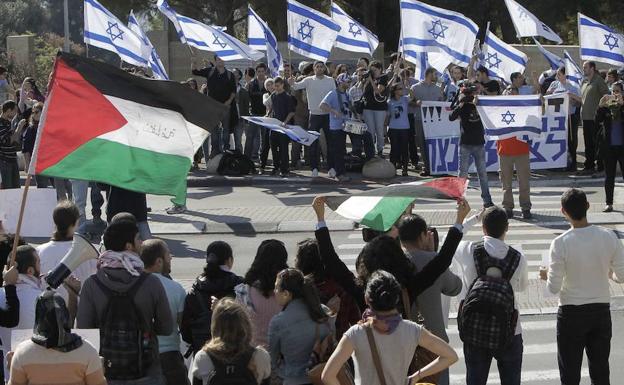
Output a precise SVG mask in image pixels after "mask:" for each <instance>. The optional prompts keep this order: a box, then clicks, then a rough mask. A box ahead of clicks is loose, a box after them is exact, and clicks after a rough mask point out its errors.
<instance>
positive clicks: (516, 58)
mask: <svg viewBox="0 0 624 385" xmlns="http://www.w3.org/2000/svg"><path fill="white" fill-rule="evenodd" d="M481 50H482V53H483V59H482V62H481V64H482V65H483V66H484V67H485V68H487V70H488V72H489V74H490V76H494V77H498V78H500V79H503V80H504V81H506V82H508V83H509V82H511V80H510V77H511V74H512V73H514V72H520V73H523V72H524V69H525V68H526V64H527V61H528V60H529V59H528V57H527V56H526V55H525V54H524V53H523V52H522V51H520V50H517V49H515V48H514V47H512V46H510V45H509V44H507V43H505V42H504V41H502V40H501V39H499V38H498V37H496V35H495V34H493V33H492V32H491V31H487V33H486V34H485V40H484V41H483V46H482V47H481Z"/></svg>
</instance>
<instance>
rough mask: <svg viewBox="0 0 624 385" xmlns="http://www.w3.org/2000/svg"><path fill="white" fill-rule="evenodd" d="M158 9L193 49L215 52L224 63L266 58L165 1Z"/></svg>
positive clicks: (160, 1)
mask: <svg viewBox="0 0 624 385" xmlns="http://www.w3.org/2000/svg"><path fill="white" fill-rule="evenodd" d="M158 9H159V10H160V11H161V12H163V14H164V15H165V16H167V18H169V20H171V21H172V22H173V25H174V26H176V29H177V30H178V36H180V40H181V41H182V42H186V44H188V45H190V46H191V47H195V48H197V49H200V50H202V51H210V52H213V53H214V54H216V55H217V56H218V57H219V58H220V59H221V60H223V61H231V60H241V59H244V60H251V61H256V60H260V59H261V58H262V57H263V56H264V54H263V53H262V52H259V51H256V50H255V49H252V48H250V47H249V46H248V45H247V44H244V43H243V42H241V41H239V40H237V39H235V38H234V37H232V36H230V35H228V34H227V33H225V32H223V30H221V29H220V28H218V27H215V26H210V25H206V24H204V23H202V22H199V21H197V20H194V19H191V18H190V17H186V16H182V15H180V14H178V13H176V11H174V10H173V8H171V7H170V6H169V5H168V4H166V2H165V0H159V2H158ZM163 10H164V11H163ZM178 28H179V29H178Z"/></svg>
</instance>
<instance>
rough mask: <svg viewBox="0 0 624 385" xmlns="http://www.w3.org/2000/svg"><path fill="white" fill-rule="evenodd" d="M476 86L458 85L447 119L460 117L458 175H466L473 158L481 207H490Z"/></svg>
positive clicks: (483, 131) (490, 200) (483, 133)
mask: <svg viewBox="0 0 624 385" xmlns="http://www.w3.org/2000/svg"><path fill="white" fill-rule="evenodd" d="M476 92H477V86H476V85H474V84H473V83H470V82H468V81H465V82H463V83H462V85H461V86H460V90H459V92H458V93H457V95H456V97H455V99H454V100H453V102H452V103H451V108H453V112H451V115H450V116H449V120H451V121H454V120H456V119H457V118H459V119H460V127H461V137H460V140H459V176H460V177H463V178H466V177H468V167H469V166H470V157H472V158H473V159H474V162H475V166H476V167H477V174H478V175H479V185H480V186H481V199H482V200H483V207H486V208H487V207H490V206H493V205H494V204H493V203H492V196H491V195H490V187H489V185H488V176H487V170H486V164H485V137H484V135H485V130H484V128H483V123H482V122H481V117H480V116H479V112H478V111H477V106H476V97H475V94H476Z"/></svg>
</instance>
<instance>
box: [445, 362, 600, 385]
mask: <svg viewBox="0 0 624 385" xmlns="http://www.w3.org/2000/svg"><path fill="white" fill-rule="evenodd" d="M492 366H495V365H492ZM452 371H453V368H452V367H451V372H452ZM581 377H582V378H589V370H588V369H586V368H583V369H582V370H581ZM559 378H560V377H559V370H557V369H552V370H523V371H522V383H523V384H526V383H531V382H535V383H543V382H544V381H556V380H558V379H559ZM449 379H450V383H451V384H452V385H460V384H465V383H466V375H465V374H451V375H450V376H449ZM487 383H488V385H490V384H500V383H501V382H500V377H499V376H498V372H490V375H489V377H488V381H487Z"/></svg>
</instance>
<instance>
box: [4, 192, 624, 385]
mask: <svg viewBox="0 0 624 385" xmlns="http://www.w3.org/2000/svg"><path fill="white" fill-rule="evenodd" d="M561 207H562V213H563V215H564V216H565V218H566V219H567V220H568V221H569V223H570V225H571V228H570V230H568V231H566V232H565V233H564V234H562V235H560V236H558V237H557V238H556V239H554V240H553V242H552V245H551V249H550V258H551V264H550V266H549V267H543V268H542V269H541V270H540V276H541V278H542V279H544V280H547V287H548V289H549V290H550V291H551V292H552V293H559V295H560V308H559V317H558V321H557V322H558V326H557V330H558V331H557V345H558V349H559V355H558V361H559V370H560V374H561V379H562V383H565V384H579V380H580V373H581V364H582V358H581V357H582V353H583V351H584V350H585V349H586V350H587V352H588V359H589V364H590V366H591V367H594V368H596V370H592V371H591V373H590V376H591V378H592V381H593V383H596V384H608V383H609V379H608V378H609V350H610V349H609V347H610V343H611V342H610V341H611V313H610V311H609V301H610V293H609V284H608V281H609V279H612V280H614V281H616V282H621V281H620V277H623V276H624V249H623V247H622V244H621V243H620V241H619V240H618V239H617V236H616V234H615V233H614V232H612V231H609V230H608V229H605V228H602V227H599V226H595V225H592V224H590V223H589V222H588V220H587V210H588V208H589V203H588V202H587V198H586V196H585V193H584V192H583V191H581V190H578V189H570V190H568V191H566V192H565V193H564V194H563V195H562V197H561ZM312 208H313V210H314V212H315V213H316V216H317V219H318V224H317V227H316V228H317V230H316V231H315V233H314V237H313V238H308V239H304V240H302V241H301V242H299V243H298V245H297V246H298V247H297V254H296V255H295V256H294V258H293V259H292V261H293V265H290V266H289V255H288V252H287V249H286V247H285V245H284V243H282V242H281V241H280V240H278V239H269V240H265V241H263V242H262V243H261V244H260V245H259V246H258V249H257V253H256V256H255V258H254V259H253V262H252V264H251V266H249V268H248V270H247V272H246V273H245V274H244V276H239V275H237V274H235V273H234V265H235V263H236V258H237V256H236V255H235V254H234V252H233V250H232V247H231V246H230V245H229V244H228V243H226V242H224V241H213V242H211V243H210V244H208V245H207V248H206V263H205V267H204V269H203V271H202V272H201V273H200V274H199V276H198V277H197V279H196V280H195V282H194V284H193V285H192V287H191V288H190V289H189V291H188V292H186V291H185V290H184V288H183V287H182V286H181V285H180V283H178V282H176V281H175V279H173V278H172V274H174V275H175V271H174V270H175V266H174V264H173V263H172V255H171V252H170V251H169V248H168V245H167V243H166V242H164V241H163V240H160V239H154V238H151V237H149V238H144V235H142V234H141V232H140V230H139V226H138V221H137V219H136V218H135V217H134V215H132V214H130V213H118V214H117V215H115V216H114V217H113V218H111V220H110V221H109V223H108V225H107V227H106V229H105V231H104V235H103V243H102V245H101V251H102V253H101V254H100V255H99V257H98V258H97V260H88V261H85V262H82V264H80V265H79V266H78V267H77V268H76V269H75V270H74V271H73V272H72V274H71V275H70V276H69V277H68V278H67V279H66V280H65V282H63V284H62V285H61V286H60V287H59V288H57V289H54V288H51V287H50V286H49V285H48V283H47V280H46V277H47V274H49V271H50V270H53V269H54V268H55V267H56V266H57V265H58V264H59V262H60V260H61V259H62V258H63V257H64V256H65V255H66V254H67V253H68V252H69V251H70V249H71V238H72V236H75V235H74V234H75V233H74V232H75V231H76V229H77V228H78V226H79V223H80V212H79V210H78V207H77V206H76V205H75V204H74V203H73V202H70V201H66V200H64V201H61V202H60V203H59V204H58V205H57V207H56V208H55V209H54V212H53V220H54V223H55V227H56V230H55V232H54V234H53V235H52V238H51V240H50V242H48V243H46V244H44V245H41V246H39V247H37V248H34V247H32V246H30V245H28V244H27V243H25V242H24V241H23V240H21V239H19V240H18V241H19V242H18V244H19V246H18V247H17V250H16V252H15V255H14V261H15V262H14V263H11V260H10V255H11V250H12V247H13V241H14V237H13V236H12V235H10V234H5V233H4V231H3V230H2V229H1V228H0V259H1V261H0V262H2V264H3V265H4V266H5V271H4V274H3V286H4V287H3V288H2V289H1V290H0V302H2V303H3V305H4V303H6V305H4V308H3V309H2V310H1V311H0V338H1V341H0V343H1V346H2V352H3V359H4V365H3V366H4V367H5V368H6V370H7V371H4V372H0V373H3V374H2V375H3V376H4V379H5V381H7V383H8V384H12V385H22V384H31V385H37V384H40V385H43V384H49V383H51V382H53V383H55V384H89V385H101V384H124V385H127V384H137V385H139V384H141V385H142V384H163V385H164V384H166V385H174V384H176V385H177V384H191V383H192V384H210V385H217V384H225V383H228V384H229V383H232V384H234V383H236V384H244V385H255V384H276V385H279V384H283V385H303V384H320V383H323V384H327V385H345V384H348V383H351V382H348V381H347V380H345V379H348V378H351V377H352V376H353V375H354V370H356V371H355V373H357V378H358V380H357V383H358V384H373V385H378V384H379V385H383V384H392V385H398V384H404V383H406V381H408V382H409V383H410V384H416V383H418V382H431V383H436V384H449V374H448V368H449V367H450V366H451V365H452V364H453V363H455V362H456V361H457V360H458V355H457V353H456V352H455V351H454V350H453V348H451V346H450V345H449V344H448V336H447V334H446V317H447V314H448V308H447V306H448V304H446V305H445V303H444V302H443V301H442V294H445V295H448V296H459V298H460V299H464V300H463V305H461V306H460V310H459V318H458V328H459V332H460V336H461V338H462V341H463V342H464V346H463V349H464V354H463V356H464V360H465V364H466V383H467V384H469V385H481V384H486V383H487V382H488V375H489V368H490V364H491V361H492V359H496V360H497V365H498V369H499V370H498V371H499V374H500V377H501V383H504V384H508V385H519V384H521V373H522V358H523V339H522V327H521V322H520V320H519V318H518V316H517V315H518V310H517V306H515V305H514V303H515V300H514V297H515V296H516V293H517V292H520V291H523V290H525V289H526V288H527V286H528V273H527V261H526V258H525V257H524V255H523V254H522V252H520V251H517V250H516V249H514V248H513V247H511V246H509V245H508V244H507V243H506V242H505V237H506V235H507V234H508V233H511V232H513V231H514V230H513V228H510V227H509V222H508V221H509V219H508V217H507V213H506V212H505V210H504V209H503V208H499V207H496V206H490V207H488V208H484V209H481V210H480V211H479V212H478V213H477V214H475V215H472V216H470V217H469V215H470V213H471V208H470V206H469V205H468V203H467V202H466V201H465V200H463V199H462V200H459V201H458V206H457V216H456V219H455V224H454V225H453V226H452V227H451V228H450V229H449V230H448V233H447V234H446V237H445V238H444V242H443V244H442V245H441V246H440V245H438V241H437V231H436V230H435V229H432V228H430V227H429V226H428V225H427V223H426V222H425V220H424V219H423V218H422V217H420V216H419V215H417V214H413V213H412V212H411V210H409V211H406V213H405V214H404V215H403V216H402V217H401V218H400V219H399V220H398V221H397V222H396V224H395V225H394V226H393V227H392V229H391V230H390V231H388V232H387V233H381V232H375V231H372V230H370V229H369V230H368V231H365V232H363V238H364V241H365V242H366V243H365V245H364V247H363V248H362V250H361V251H360V253H359V255H358V258H357V261H356V268H355V271H356V273H353V272H352V271H350V270H349V268H348V267H347V266H346V265H345V263H344V262H343V261H342V260H341V259H340V258H339V257H338V255H337V254H336V251H335V249H334V246H333V244H332V240H331V232H330V231H329V229H328V228H327V225H326V222H325V198H324V197H322V196H319V197H317V198H315V199H314V201H313V203H312ZM479 222H480V225H481V227H482V231H483V238H482V240H480V241H475V242H465V241H462V237H463V234H465V233H466V232H467V231H469V230H470V229H471V227H472V226H475V225H476V224H477V223H479ZM590 254H591V255H593V256H594V258H593V259H592V261H591V263H589V264H588V263H587V258H586V256H587V255H590ZM452 261H455V263H457V264H459V266H461V268H460V269H459V270H458V271H460V273H453V272H451V271H450V270H449V266H450V264H451V263H452ZM492 283H493V284H492ZM475 286H479V287H480V289H476V290H475V289H474V287H475ZM488 291H489V292H490V294H491V293H494V296H493V297H488V295H487V293H488ZM506 296H510V297H506ZM496 298H505V299H506V300H505V301H503V302H500V301H499V302H496V301H494V302H490V305H489V306H487V307H486V306H483V304H484V303H487V301H492V300H494V299H496ZM475 304H476V305H475ZM462 306H463V308H462ZM492 314H496V317H494V318H489V319H490V322H480V320H481V321H483V320H484V319H483V318H479V317H484V316H488V317H489V316H491V315H492ZM507 315H509V316H510V317H511V318H509V320H508V321H509V322H506V321H505V322H502V320H504V319H506V318H505V317H506V316H507ZM74 327H75V328H77V331H74V332H72V328H74ZM17 329H29V330H32V337H30V338H28V339H26V340H25V341H24V342H21V343H19V344H18V345H12V344H11V341H12V338H11V331H12V330H17ZM82 329H99V336H100V337H99V344H100V346H99V350H98V349H97V347H94V346H93V345H92V343H93V342H94V341H90V340H89V337H88V336H87V337H85V336H81V332H80V330H82ZM353 357H355V358H356V360H355V362H356V363H357V365H354V361H353V360H352V358H353ZM0 367H1V366H0ZM345 381H347V382H345Z"/></svg>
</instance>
